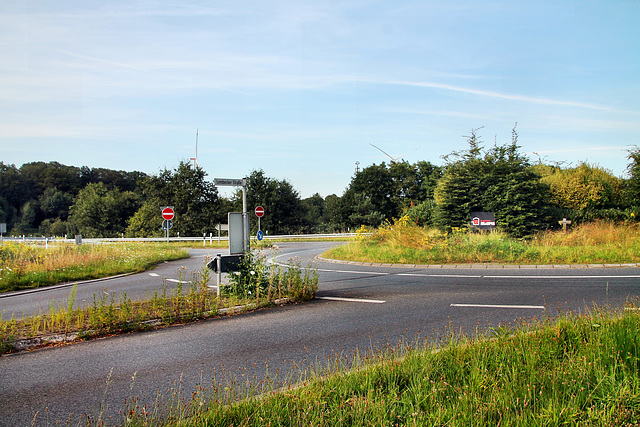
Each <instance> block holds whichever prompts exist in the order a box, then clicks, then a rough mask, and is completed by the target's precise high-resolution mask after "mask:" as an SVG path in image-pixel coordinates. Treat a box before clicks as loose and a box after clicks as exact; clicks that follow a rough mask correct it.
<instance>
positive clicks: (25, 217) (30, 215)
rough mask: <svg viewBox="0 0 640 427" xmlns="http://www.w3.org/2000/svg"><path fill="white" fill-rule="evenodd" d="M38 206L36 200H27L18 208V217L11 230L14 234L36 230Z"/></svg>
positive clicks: (38, 213)
mask: <svg viewBox="0 0 640 427" xmlns="http://www.w3.org/2000/svg"><path fill="white" fill-rule="evenodd" d="M39 216H40V208H39V206H38V202H37V201H36V200H29V201H28V202H26V203H25V204H24V205H23V206H22V209H21V210H20V219H19V221H18V222H17V223H16V224H15V226H14V228H13V230H12V232H13V233H14V234H32V233H35V232H37V230H38V225H39V222H38V217H39Z"/></svg>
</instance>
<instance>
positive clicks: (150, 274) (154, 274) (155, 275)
mask: <svg viewBox="0 0 640 427" xmlns="http://www.w3.org/2000/svg"><path fill="white" fill-rule="evenodd" d="M149 276H153V277H160V275H159V274H158V273H149Z"/></svg>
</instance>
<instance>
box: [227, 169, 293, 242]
mask: <svg viewBox="0 0 640 427" xmlns="http://www.w3.org/2000/svg"><path fill="white" fill-rule="evenodd" d="M241 197H242V195H241V192H240V191H238V192H237V193H236V195H235V198H234V207H235V209H236V210H237V211H238V212H240V211H241V209H242V198H241ZM257 206H262V207H263V208H264V210H265V215H264V216H263V217H262V218H261V220H260V227H261V228H262V230H263V231H264V232H265V233H268V234H270V235H277V234H299V233H302V232H303V231H304V229H305V217H306V208H305V205H304V204H303V203H302V200H301V199H300V195H299V194H298V192H297V191H296V190H295V189H294V188H293V186H292V185H291V183H289V182H288V181H287V180H278V179H275V178H270V177H267V176H266V175H265V173H264V171H262V170H256V171H253V172H251V174H250V175H249V177H248V178H247V210H248V211H249V213H250V216H249V218H250V222H251V224H252V226H251V233H252V234H254V233H257V231H258V230H257V223H258V221H257V218H256V216H255V215H254V214H253V210H254V209H255V208H256V207H257Z"/></svg>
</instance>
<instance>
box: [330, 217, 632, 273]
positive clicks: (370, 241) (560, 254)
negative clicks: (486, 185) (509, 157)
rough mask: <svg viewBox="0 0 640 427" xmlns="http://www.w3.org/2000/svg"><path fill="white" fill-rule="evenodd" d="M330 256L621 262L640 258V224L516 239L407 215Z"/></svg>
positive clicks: (602, 225) (605, 225)
mask: <svg viewBox="0 0 640 427" xmlns="http://www.w3.org/2000/svg"><path fill="white" fill-rule="evenodd" d="M324 256H326V257H327V258H334V259H342V260H351V261H363V262H380V263H400V264H422V265H426V264H437V265H439V264H464V263H499V264H534V265H535V264H538V265H548V264H616V263H617V264H620V263H638V262H640V227H639V225H638V224H611V223H604V222H598V223H592V224H583V225H579V226H577V227H575V228H574V229H572V230H571V231H569V232H567V233H565V232H562V231H549V232H544V233H539V234H537V235H536V236H534V237H533V238H532V239H527V240H525V239H513V238H510V237H508V236H507V235H506V234H504V233H501V232H499V231H496V232H492V233H470V232H466V231H463V230H454V232H452V233H442V232H440V231H438V230H435V229H425V228H421V227H416V226H414V225H412V224H410V223H409V222H408V221H407V220H406V219H405V218H403V219H400V220H398V221H395V223H394V224H386V225H385V226H382V227H380V228H379V229H377V230H374V232H373V234H372V235H371V236H365V235H364V234H363V235H361V236H360V237H358V238H356V239H355V241H353V242H351V243H349V244H347V245H342V246H338V247H336V248H333V249H331V250H330V251H328V252H327V253H326V254H325V255H324Z"/></svg>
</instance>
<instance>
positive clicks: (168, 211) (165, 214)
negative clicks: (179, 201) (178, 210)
mask: <svg viewBox="0 0 640 427" xmlns="http://www.w3.org/2000/svg"><path fill="white" fill-rule="evenodd" d="M174 215H175V213H174V212H173V208H172V207H170V206H167V207H166V208H162V218H164V219H167V220H168V219H173V217H174Z"/></svg>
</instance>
